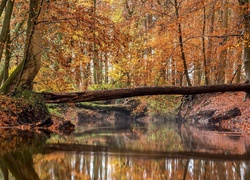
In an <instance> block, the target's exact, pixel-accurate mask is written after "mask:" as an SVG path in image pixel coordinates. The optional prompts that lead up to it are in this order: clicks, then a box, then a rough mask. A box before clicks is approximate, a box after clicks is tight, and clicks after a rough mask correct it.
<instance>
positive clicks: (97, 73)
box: [93, 0, 102, 84]
mask: <svg viewBox="0 0 250 180" xmlns="http://www.w3.org/2000/svg"><path fill="white" fill-rule="evenodd" d="M96 5H97V2H96V0H93V14H94V18H96V17H95V16H96ZM95 25H96V24H95V20H94V24H93V39H94V40H93V76H94V78H93V79H94V84H100V83H101V74H102V73H101V70H102V69H101V61H100V58H99V53H98V48H97V43H96V30H95V29H96V27H95Z"/></svg>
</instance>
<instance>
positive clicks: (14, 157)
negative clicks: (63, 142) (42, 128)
mask: <svg viewBox="0 0 250 180" xmlns="http://www.w3.org/2000/svg"><path fill="white" fill-rule="evenodd" d="M0 131H1V135H0V148H1V152H0V169H1V171H2V177H3V178H4V180H8V179H10V177H11V176H13V177H14V178H15V179H17V180H25V179H27V180H28V179H32V180H36V179H39V176H38V174H37V173H36V171H35V169H34V167H33V157H32V154H34V153H37V152H39V151H41V149H42V147H43V145H44V144H45V142H46V139H47V138H48V136H47V135H45V134H44V133H37V132H32V131H28V130H19V129H0Z"/></svg>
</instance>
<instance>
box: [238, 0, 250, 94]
mask: <svg viewBox="0 0 250 180" xmlns="http://www.w3.org/2000/svg"><path fill="white" fill-rule="evenodd" d="M239 4H240V5H241V6H242V17H243V18H244V37H243V42H244V58H243V59H244V66H245V73H246V83H250V11H249V0H239ZM249 96H250V91H248V93H247V97H249Z"/></svg>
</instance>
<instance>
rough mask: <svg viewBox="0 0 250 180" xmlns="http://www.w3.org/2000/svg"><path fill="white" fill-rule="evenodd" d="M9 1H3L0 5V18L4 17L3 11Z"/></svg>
mask: <svg viewBox="0 0 250 180" xmlns="http://www.w3.org/2000/svg"><path fill="white" fill-rule="evenodd" d="M7 1H8V0H2V2H1V4H0V17H1V16H2V13H3V10H4V8H5V6H6V4H7Z"/></svg>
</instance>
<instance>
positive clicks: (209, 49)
mask: <svg viewBox="0 0 250 180" xmlns="http://www.w3.org/2000/svg"><path fill="white" fill-rule="evenodd" d="M214 14H215V3H213V4H212V6H211V11H210V18H209V19H210V26H209V34H213V32H214V20H215V18H214V17H215V16H214ZM212 49H213V39H212V38H208V43H207V58H206V66H207V68H209V69H211V60H212ZM209 69H207V72H206V76H205V83H206V85H208V84H211V71H210V70H209Z"/></svg>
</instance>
